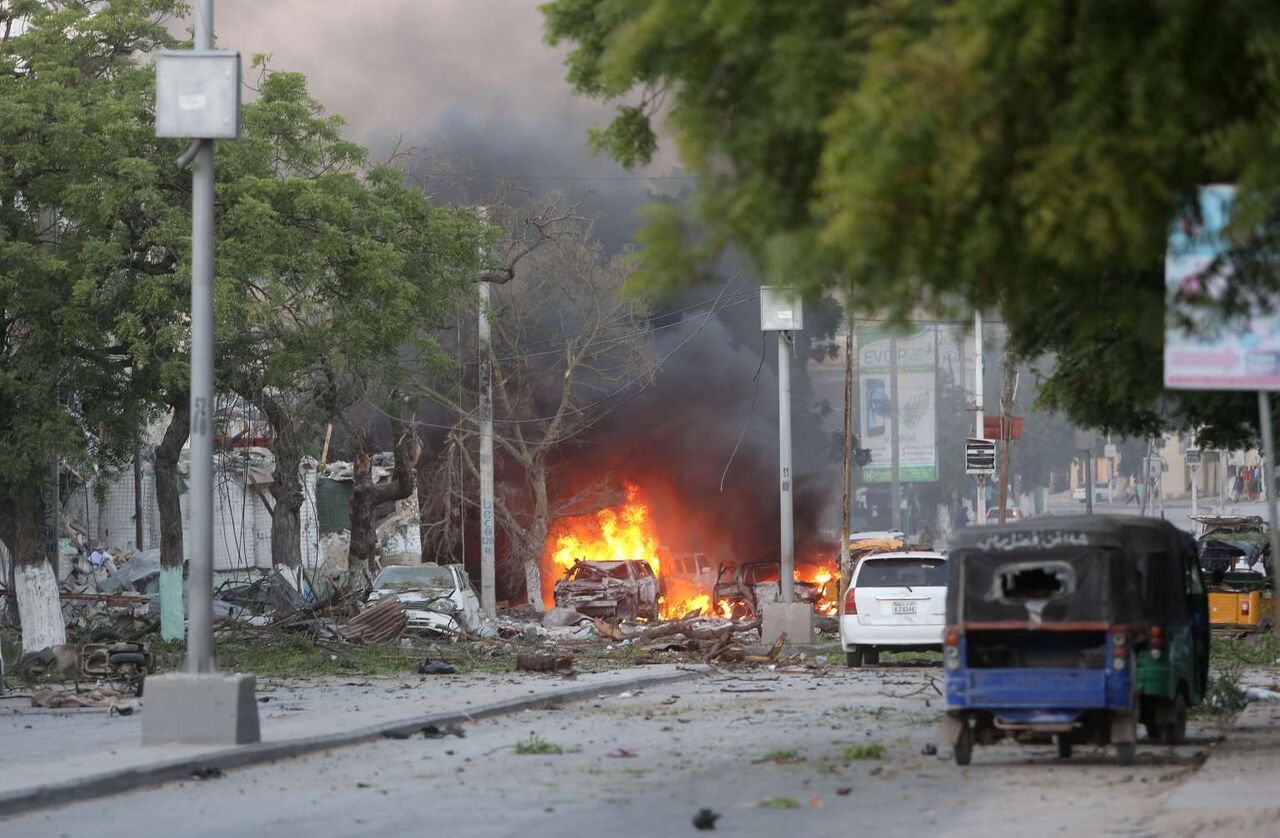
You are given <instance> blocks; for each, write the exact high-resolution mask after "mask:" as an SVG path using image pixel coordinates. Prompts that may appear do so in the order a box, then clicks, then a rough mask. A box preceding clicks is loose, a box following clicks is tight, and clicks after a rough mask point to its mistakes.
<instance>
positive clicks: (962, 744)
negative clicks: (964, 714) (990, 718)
mask: <svg viewBox="0 0 1280 838" xmlns="http://www.w3.org/2000/svg"><path fill="white" fill-rule="evenodd" d="M952 750H953V754H954V756H955V759H956V765H960V766H965V765H968V764H969V763H970V762H972V761H973V727H972V726H971V725H970V724H969V722H968V720H967V719H961V727H960V736H958V737H957V738H956V744H955V747H954V748H953V749H952Z"/></svg>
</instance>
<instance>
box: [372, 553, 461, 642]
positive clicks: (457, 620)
mask: <svg viewBox="0 0 1280 838" xmlns="http://www.w3.org/2000/svg"><path fill="white" fill-rule="evenodd" d="M391 596H394V597H396V598H398V599H399V600H400V602H401V604H402V605H404V610H405V614H406V615H407V616H408V618H409V624H408V628H409V629H410V630H419V631H427V632H431V633H433V634H443V635H447V636H450V637H456V636H458V635H460V634H462V633H463V632H471V633H478V632H480V630H481V624H480V598H479V597H478V596H476V592H475V589H474V588H472V587H471V580H470V579H468V578H467V574H466V572H465V571H463V569H462V567H461V566H460V565H452V564H448V565H440V564H435V563H427V564H417V565H388V566H387V567H384V568H383V569H382V572H381V573H379V574H378V578H376V579H374V580H373V593H371V594H369V602H377V601H379V600H381V599H385V598H387V597H391Z"/></svg>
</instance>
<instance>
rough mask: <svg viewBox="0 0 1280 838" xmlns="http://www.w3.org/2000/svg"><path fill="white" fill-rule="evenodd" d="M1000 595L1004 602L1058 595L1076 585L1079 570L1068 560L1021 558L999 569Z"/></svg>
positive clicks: (1062, 594)
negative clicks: (1041, 560) (1052, 560)
mask: <svg viewBox="0 0 1280 838" xmlns="http://www.w3.org/2000/svg"><path fill="white" fill-rule="evenodd" d="M996 584H997V585H998V586H999V593H998V594H997V598H998V599H1000V600H1002V601H1004V602H1017V601H1026V600H1033V599H1057V598H1058V597H1063V596H1068V595H1069V594H1071V593H1072V592H1074V591H1075V589H1076V574H1075V571H1074V570H1073V569H1072V567H1071V565H1069V564H1067V563H1066V562H1019V563H1017V564H1009V565H1005V566H1004V567H1002V568H1000V570H999V571H998V572H997V573H996Z"/></svg>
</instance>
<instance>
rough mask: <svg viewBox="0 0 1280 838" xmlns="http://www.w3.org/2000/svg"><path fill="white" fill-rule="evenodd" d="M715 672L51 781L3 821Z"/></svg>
mask: <svg viewBox="0 0 1280 838" xmlns="http://www.w3.org/2000/svg"><path fill="white" fill-rule="evenodd" d="M710 672H712V669H711V668H710V667H703V668H698V669H690V670H687V671H682V672H675V673H669V674H668V673H664V674H661V675H638V676H636V677H633V678H627V679H625V680H622V681H611V682H609V683H607V684H591V685H587V684H582V685H578V686H574V687H566V688H563V689H556V690H550V691H548V692H545V693H541V694H539V695H531V696H527V697H521V698H512V699H507V700H506V701H496V702H494V703H492V704H482V705H480V706H478V707H473V708H471V709H469V710H467V711H462V712H444V713H432V714H430V715H426V716H412V717H410V718H407V719H399V720H396V721H389V722H382V723H380V724H376V725H373V726H371V727H364V728H359V729H356V730H350V731H344V732H342V733H329V734H324V735H321V736H305V737H300V738H297V739H287V740H284V741H281V742H263V743H259V744H257V745H243V746H240V747H229V748H225V749H223V750H218V751H213V752H211V753H205V754H196V755H192V756H186V757H179V758H176V759H170V760H165V761H163V762H156V763H152V764H150V765H139V766H134V767H132V768H122V769H120V770H118V771H103V772H100V773H98V774H89V775H86V776H84V777H77V778H75V779H72V780H67V781H65V782H60V783H48V784H46V785H41V786H34V787H32V788H27V789H18V790H16V791H10V792H5V793H3V794H0V818H4V817H8V816H10V815H16V814H20V813H23V812H30V811H32V810H35V809H43V808H45V807H48V806H57V805H61V804H64V803H75V802H79V801H83V800H92V799H94V798H98V797H106V796H108V795H112V794H118V793H120V792H124V791H132V790H133V789H137V788H142V787H144V786H155V785H160V784H162V783H166V782H170V781H172V780H180V779H185V778H188V777H190V776H191V775H192V774H194V773H196V772H197V771H204V770H208V769H215V768H216V769H219V770H223V771H226V770H230V769H233V768H244V767H245V766H250V765H257V764H259V763H264V762H274V761H275V760H280V759H292V758H294V757H299V756H302V755H304V754H309V753H314V752H316V751H327V750H331V749H333V748H344V747H347V746H350V745H361V744H364V743H366V742H373V741H376V740H379V739H382V738H384V737H386V736H388V735H400V736H408V735H412V734H414V733H417V732H418V731H420V730H421V729H422V728H424V727H426V726H427V725H436V726H437V727H443V726H445V725H449V724H459V723H462V722H471V721H477V720H479V719H491V718H495V717H497V716H506V715H510V714H513V713H521V712H524V711H525V710H541V709H544V708H546V707H549V706H553V705H557V704H563V703H567V702H573V701H582V700H584V699H589V698H595V697H596V696H600V695H616V694H617V693H621V692H627V691H629V690H635V689H642V688H645V687H655V686H661V685H664V684H673V683H677V682H680V681H688V680H692V679H693V678H697V677H700V676H702V675H706V674H709V673H710ZM144 712H145V711H144Z"/></svg>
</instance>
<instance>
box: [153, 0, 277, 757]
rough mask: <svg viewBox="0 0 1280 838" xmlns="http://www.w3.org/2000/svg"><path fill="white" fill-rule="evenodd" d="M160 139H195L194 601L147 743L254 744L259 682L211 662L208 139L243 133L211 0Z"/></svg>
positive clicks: (236, 65)
mask: <svg viewBox="0 0 1280 838" xmlns="http://www.w3.org/2000/svg"><path fill="white" fill-rule="evenodd" d="M155 101H156V110H155V127H156V136H157V137H162V138H164V137H172V138H183V139H189V140H191V141H192V142H191V145H190V146H189V147H188V149H187V151H186V152H184V153H183V155H182V156H181V157H179V158H178V163H179V165H181V166H185V165H186V164H187V163H191V164H192V174H191V406H190V408H191V416H190V418H191V430H190V436H191V480H190V483H189V486H190V505H189V507H188V508H189V509H190V513H191V536H190V538H189V539H188V542H187V543H188V544H189V545H190V551H191V552H190V563H189V568H188V574H187V597H188V601H189V603H190V611H189V612H188V627H187V664H186V671H185V672H173V673H167V674H164V675H156V676H152V677H150V678H148V679H147V712H146V713H144V714H143V716H142V742H143V744H144V745H145V744H160V743H169V742H185V743H196V744H202V745H233V744H234V745H242V744H250V743H253V742H258V741H259V740H260V738H261V731H260V729H259V725H258V702H257V700H256V698H255V695H254V693H255V690H256V685H257V679H256V678H255V677H254V676H253V675H247V674H239V673H236V674H227V673H220V672H217V671H216V670H215V668H214V660H213V399H214V381H213V366H214V364H213V360H214V356H213V351H214V341H213V338H214V334H213V330H214V320H213V314H214V308H213V302H214V301H213V291H214V286H213V279H214V276H213V256H214V223H213V222H214V181H213V174H214V171H213V140H214V139H215V138H222V139H234V138H235V137H237V136H239V134H240V54H239V53H237V52H234V51H230V50H215V49H213V0H200V2H199V3H197V4H196V7H195V48H194V49H190V50H177V51H165V52H162V53H160V54H159V55H157V56H156V100H155Z"/></svg>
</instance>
